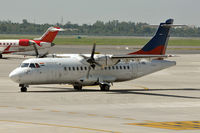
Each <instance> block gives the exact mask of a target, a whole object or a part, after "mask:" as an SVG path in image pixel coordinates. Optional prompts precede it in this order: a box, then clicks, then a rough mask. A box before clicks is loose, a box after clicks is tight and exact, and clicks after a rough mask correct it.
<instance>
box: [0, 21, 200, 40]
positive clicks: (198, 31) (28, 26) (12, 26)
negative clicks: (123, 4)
mask: <svg viewBox="0 0 200 133" xmlns="http://www.w3.org/2000/svg"><path fill="white" fill-rule="evenodd" d="M50 26H59V27H62V28H67V29H75V30H71V31H70V30H68V31H65V32H62V33H60V34H63V35H99V36H152V35H153V34H154V33H155V31H156V29H157V28H156V27H151V26H149V24H147V23H135V22H119V21H118V20H113V21H109V22H102V21H96V22H95V23H94V24H91V25H89V24H82V25H78V24H72V23H71V22H67V23H66V24H59V23H57V24H55V25H51V24H35V23H30V22H28V21H27V20H26V19H24V20H22V23H14V22H11V21H0V34H42V33H43V32H45V31H46V30H47V28H49V27H50ZM171 36H175V37H200V27H188V26H184V27H178V28H172V31H171Z"/></svg>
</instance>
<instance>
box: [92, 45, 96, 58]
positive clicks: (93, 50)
mask: <svg viewBox="0 0 200 133" xmlns="http://www.w3.org/2000/svg"><path fill="white" fill-rule="evenodd" d="M95 49H96V43H94V45H93V48H92V53H91V59H94V53H95Z"/></svg>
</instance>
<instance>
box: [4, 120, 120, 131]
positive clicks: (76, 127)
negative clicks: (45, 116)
mask: <svg viewBox="0 0 200 133" xmlns="http://www.w3.org/2000/svg"><path fill="white" fill-rule="evenodd" d="M0 122H9V123H21V124H33V125H42V126H52V127H66V128H75V129H82V130H90V131H98V132H106V133H120V132H115V131H110V130H103V129H94V128H86V127H79V126H68V125H58V124H48V123H38V122H24V121H15V120H0Z"/></svg>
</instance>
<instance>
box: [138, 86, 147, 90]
mask: <svg viewBox="0 0 200 133" xmlns="http://www.w3.org/2000/svg"><path fill="white" fill-rule="evenodd" d="M135 87H139V88H142V89H145V90H149V88H148V87H145V86H140V85H136V86H135Z"/></svg>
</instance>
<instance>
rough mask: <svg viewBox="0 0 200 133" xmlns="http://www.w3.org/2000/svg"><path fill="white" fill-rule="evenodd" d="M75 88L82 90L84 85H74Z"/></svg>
mask: <svg viewBox="0 0 200 133" xmlns="http://www.w3.org/2000/svg"><path fill="white" fill-rule="evenodd" d="M74 90H77V91H81V90H82V86H81V85H74Z"/></svg>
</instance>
